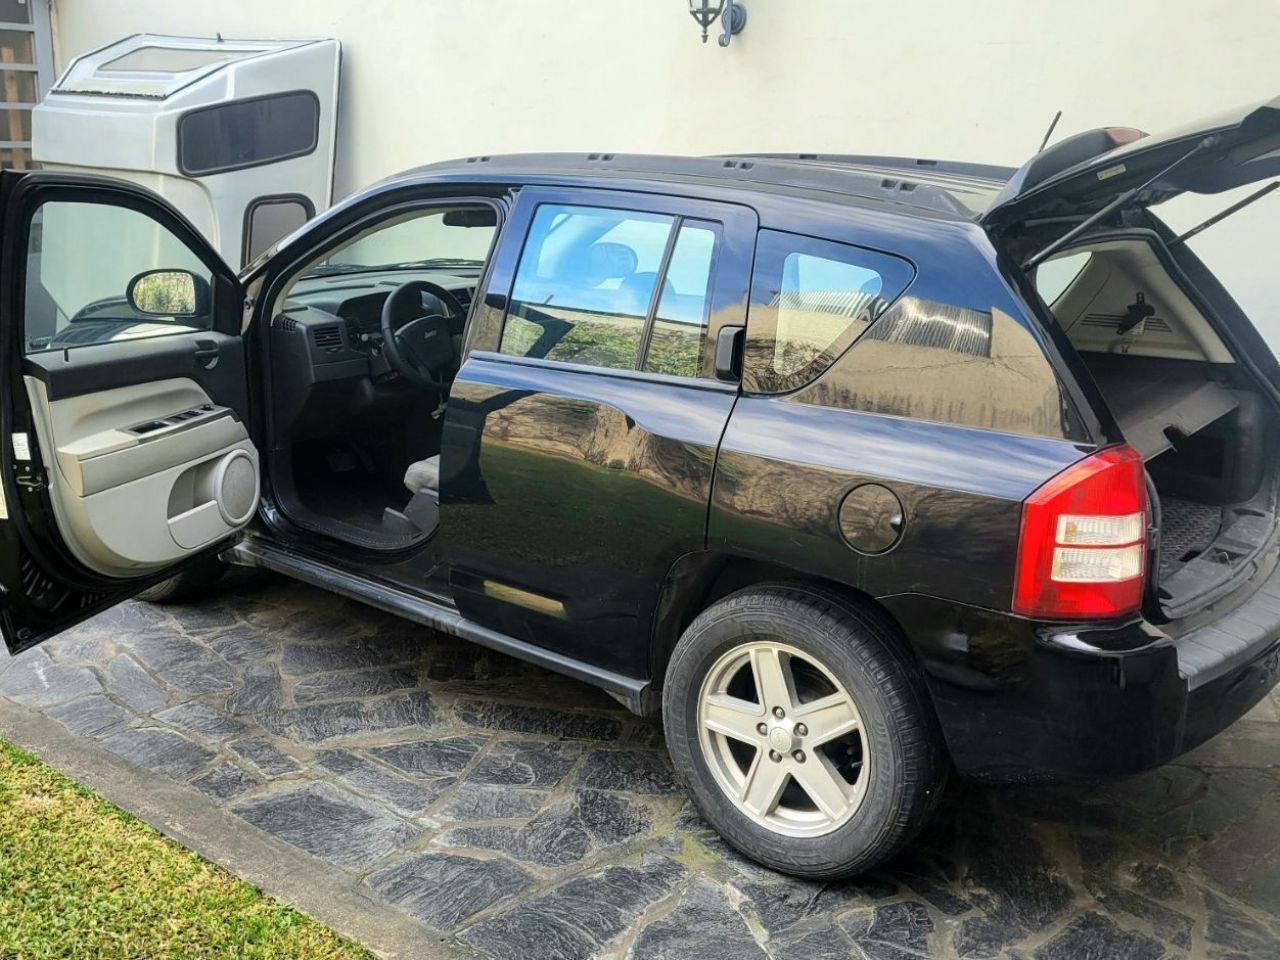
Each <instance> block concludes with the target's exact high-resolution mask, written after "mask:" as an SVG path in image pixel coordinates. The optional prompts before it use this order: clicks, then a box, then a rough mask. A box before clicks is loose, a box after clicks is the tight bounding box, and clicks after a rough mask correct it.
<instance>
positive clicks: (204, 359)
mask: <svg viewBox="0 0 1280 960" xmlns="http://www.w3.org/2000/svg"><path fill="white" fill-rule="evenodd" d="M193 355H194V356H195V358H196V359H197V360H198V361H200V364H201V366H203V367H204V368H205V369H206V370H212V369H213V368H214V367H215V366H216V365H217V363H218V358H219V357H220V356H222V352H221V351H220V350H219V349H218V345H217V344H216V343H215V342H214V341H212V340H197V341H196V349H195V352H194V354H193Z"/></svg>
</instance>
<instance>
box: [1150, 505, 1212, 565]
mask: <svg viewBox="0 0 1280 960" xmlns="http://www.w3.org/2000/svg"><path fill="white" fill-rule="evenodd" d="M1221 527H1222V509H1221V508H1220V507H1211V506H1208V505H1207V504H1203V503H1196V502H1195V501H1193V500H1182V499H1179V498H1178V497H1161V498H1160V575H1161V576H1162V577H1164V576H1167V575H1169V574H1170V573H1172V572H1173V571H1174V570H1176V569H1177V568H1178V566H1179V565H1180V564H1181V563H1182V561H1183V560H1184V559H1186V558H1187V556H1188V554H1196V553H1199V552H1200V551H1202V550H1204V548H1205V547H1207V546H1209V544H1211V543H1213V539H1214V537H1216V536H1217V535H1218V531H1219V530H1220V529H1221Z"/></svg>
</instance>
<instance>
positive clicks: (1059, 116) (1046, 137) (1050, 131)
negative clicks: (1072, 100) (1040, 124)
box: [1036, 110, 1062, 153]
mask: <svg viewBox="0 0 1280 960" xmlns="http://www.w3.org/2000/svg"><path fill="white" fill-rule="evenodd" d="M1061 119H1062V111H1061V110H1059V111H1058V112H1057V113H1055V114H1054V115H1053V120H1052V121H1050V123H1049V129H1048V130H1046V131H1045V132H1044V139H1043V140H1041V141H1040V150H1037V151H1036V153H1040V152H1041V151H1042V150H1044V148H1045V147H1047V146H1048V145H1049V138H1050V137H1052V136H1053V131H1054V130H1056V129H1058V121H1059V120H1061Z"/></svg>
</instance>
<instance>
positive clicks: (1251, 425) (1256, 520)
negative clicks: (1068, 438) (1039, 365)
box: [1042, 240, 1280, 620]
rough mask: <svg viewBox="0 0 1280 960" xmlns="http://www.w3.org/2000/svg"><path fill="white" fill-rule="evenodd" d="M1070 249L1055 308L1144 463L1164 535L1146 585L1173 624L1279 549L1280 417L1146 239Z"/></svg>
mask: <svg viewBox="0 0 1280 960" xmlns="http://www.w3.org/2000/svg"><path fill="white" fill-rule="evenodd" d="M1072 256H1073V257H1074V258H1075V260H1074V262H1072V263H1070V264H1063V265H1060V267H1059V269H1063V268H1065V269H1066V271H1067V274H1068V276H1067V279H1066V281H1065V283H1064V282H1063V277H1062V275H1059V277H1058V279H1057V282H1056V283H1055V284H1054V286H1055V287H1056V286H1058V285H1061V287H1062V289H1060V290H1055V289H1051V290H1050V293H1056V296H1054V298H1053V299H1052V300H1051V301H1050V305H1051V309H1052V310H1053V312H1054V314H1055V316H1056V317H1057V319H1058V321H1059V323H1060V324H1061V325H1062V326H1063V328H1064V329H1065V330H1066V331H1067V334H1068V337H1069V338H1070V340H1071V342H1072V344H1073V345H1074V346H1075V347H1076V349H1077V352H1078V354H1079V356H1080V358H1081V359H1082V360H1083V361H1084V363H1085V365H1086V366H1087V367H1088V369H1089V372H1090V373H1091V374H1092V376H1093V379H1094V382H1095V383H1096V385H1097V387H1098V389H1099V391H1100V392H1101V393H1102V395H1103V398H1104V399H1105V401H1106V404H1107V407H1108V409H1109V410H1110V413H1111V415H1112V416H1113V417H1114V418H1115V420H1116V422H1117V424H1118V425H1119V427H1120V429H1121V432H1122V433H1123V435H1124V437H1125V440H1126V441H1127V442H1128V443H1129V444H1130V445H1132V446H1133V447H1135V448H1136V449H1137V450H1138V451H1139V452H1140V453H1141V454H1142V456H1143V459H1144V461H1145V462H1146V467H1147V474H1148V478H1149V487H1150V489H1149V495H1150V500H1151V504H1152V511H1153V514H1154V520H1155V521H1156V524H1157V527H1158V531H1159V535H1158V554H1157V557H1158V559H1157V562H1156V564H1154V567H1155V569H1153V570H1151V572H1150V581H1151V583H1152V585H1153V587H1154V589H1155V591H1156V597H1157V598H1158V600H1159V602H1160V605H1161V607H1162V609H1163V611H1164V614H1165V615H1166V616H1167V617H1168V618H1169V619H1170V620H1175V619H1178V618H1180V617H1183V616H1186V615H1188V614H1191V613H1195V612H1197V611H1199V610H1202V609H1203V608H1204V607H1205V606H1206V605H1207V604H1209V603H1212V602H1213V601H1214V600H1216V599H1218V598H1219V597H1221V596H1223V595H1224V594H1226V593H1228V592H1230V591H1231V590H1232V589H1233V588H1234V587H1235V586H1237V585H1238V584H1239V583H1241V582H1242V581H1243V580H1245V579H1247V578H1248V577H1249V576H1250V575H1251V574H1252V572H1253V571H1254V569H1255V561H1256V560H1257V559H1258V558H1259V557H1260V555H1261V554H1262V553H1263V552H1264V551H1265V550H1266V549H1267V548H1268V547H1269V546H1270V545H1271V544H1272V542H1273V539H1274V537H1275V535H1276V528H1277V520H1278V519H1280V513H1278V512H1277V483H1278V480H1280V477H1278V476H1277V474H1278V472H1280V471H1277V469H1276V454H1277V452H1280V444H1278V443H1277V433H1278V430H1280V417H1277V414H1276V411H1275V407H1274V404H1273V403H1272V401H1271V399H1270V397H1269V396H1268V395H1267V394H1266V392H1265V391H1264V390H1263V389H1261V387H1260V385H1259V384H1258V382H1257V381H1256V379H1255V378H1254V377H1253V375H1252V374H1250V373H1249V372H1248V371H1247V369H1246V368H1245V367H1243V366H1241V365H1240V364H1238V363H1236V362H1235V358H1234V357H1233V356H1232V354H1231V353H1230V351H1229V350H1228V348H1227V346H1226V345H1225V344H1224V343H1223V342H1222V340H1221V339H1220V338H1219V337H1218V335H1217V334H1216V333H1214V327H1213V325H1212V324H1211V323H1210V322H1209V320H1208V319H1207V318H1206V317H1204V316H1203V315H1202V314H1201V313H1200V312H1199V310H1197V309H1196V308H1195V306H1193V304H1192V302H1191V301H1190V300H1189V299H1188V298H1187V297H1186V296H1185V295H1184V294H1183V293H1182V292H1181V291H1179V290H1178V288H1177V287H1176V286H1175V285H1174V284H1173V282H1172V280H1171V279H1170V278H1169V276H1168V275H1167V274H1166V273H1165V272H1164V271H1163V269H1162V268H1161V267H1160V264H1159V262H1158V260H1157V259H1156V258H1155V257H1154V256H1152V255H1151V251H1150V247H1149V246H1148V245H1147V243H1146V242H1144V241H1142V240H1113V241H1104V242H1102V243H1100V244H1098V245H1097V246H1094V247H1092V248H1090V249H1088V250H1087V251H1083V252H1081V251H1077V252H1076V253H1074V254H1073V255H1072ZM1065 259H1066V258H1064V260H1065ZM1050 263H1052V261H1050ZM1042 289H1043V288H1042ZM1048 299H1049V298H1048V297H1046V300H1048Z"/></svg>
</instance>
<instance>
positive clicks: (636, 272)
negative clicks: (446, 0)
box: [0, 101, 1280, 877]
mask: <svg viewBox="0 0 1280 960" xmlns="http://www.w3.org/2000/svg"><path fill="white" fill-rule="evenodd" d="M262 162H269V159H268V160H264V161H262ZM1278 174H1280V101H1272V102H1269V103H1264V104H1261V105H1257V106H1251V107H1249V108H1247V109H1245V110H1241V111H1237V112H1235V113H1231V114H1227V115H1224V116H1222V117H1219V118H1215V119H1213V120H1211V121H1207V122H1205V123H1202V124H1200V125H1198V126H1194V127H1191V128H1188V129H1187V130H1184V131H1179V132H1176V133H1173V134H1170V135H1167V136H1162V137H1152V136H1147V135H1145V134H1143V133H1141V132H1140V131H1135V130H1130V129H1119V128H1111V129H1104V130H1095V131H1091V132H1088V133H1084V134H1080V135H1078V136H1075V137H1072V138H1070V139H1067V140H1064V141H1062V142H1060V143H1057V144H1055V145H1054V146H1052V147H1049V148H1048V149H1045V150H1043V151H1042V152H1041V153H1040V154H1038V155H1037V156H1036V157H1034V158H1033V159H1032V160H1031V161H1030V162H1029V163H1027V164H1026V165H1025V166H1023V167H1022V168H1021V169H1018V170H1012V169H1004V168H998V167H988V166H981V165H975V164H963V163H945V162H935V161H924V160H906V159H899V158H885V157H858V156H828V155H803V154H802V155H792V156H765V155H759V156H736V157H718V158H700V159H699V158H687V159H681V158H667V157H651V156H623V155H612V154H589V155H577V156H569V155H532V156H512V157H473V158H470V159H468V160H466V161H460V162H454V163H447V164H441V165H436V166H430V167H425V168H422V169H420V170H416V171H412V172H410V173H408V174H405V175H403V176H401V177H398V178H395V179H392V180H389V181H386V182H384V183H381V184H379V185H377V186H375V187H373V188H372V189H370V190H368V191H367V192H365V193H363V194H361V195H359V196H357V197H354V198H352V199H350V200H348V201H347V202H345V203H343V204H341V205H339V206H338V207H336V208H334V209H332V210H330V211H328V212H326V213H325V214H323V215H322V216H320V217H319V218H317V219H316V220H314V221H313V222H312V223H310V224H309V225H307V226H306V227H304V228H303V229H302V230H300V231H299V232H297V233H295V234H294V235H292V236H291V237H289V238H287V239H286V240H285V241H284V242H282V243H281V244H279V245H278V246H277V247H276V248H275V249H273V250H271V251H269V252H268V253H267V254H266V255H264V256H263V257H261V258H259V259H258V260H257V261H255V262H254V263H251V264H250V265H249V266H248V267H246V268H245V269H244V270H243V271H241V272H240V273H239V274H237V273H236V272H235V271H233V270H231V269H230V268H228V267H227V266H225V265H224V264H223V263H221V262H220V261H219V260H218V258H217V256H216V254H215V253H214V252H213V251H212V249H211V247H210V245H209V244H208V243H207V242H206V241H205V240H204V239H202V238H201V237H200V235H199V234H198V233H197V232H196V230H195V229H194V228H193V227H192V225H191V224H189V223H188V222H186V221H185V220H184V219H183V218H182V217H181V216H180V215H178V214H177V213H176V212H175V211H174V210H173V209H172V208H170V207H169V206H168V205H167V204H166V203H165V202H163V201H162V200H160V199H159V198H158V197H156V196H154V195H151V194H149V193H147V192H146V191H144V190H141V189H139V188H137V187H134V186H130V185H128V184H124V183H119V182H114V181H109V180H98V179H92V178H86V177H79V176H72V175H68V174H58V173H52V172H42V171H36V172H31V173H26V174H16V173H12V172H7V171H6V172H5V173H4V174H3V177H2V179H0V188H2V189H0V202H2V204H3V210H2V211H0V214H2V216H3V254H2V256H0V298H2V300H0V302H2V304H3V305H2V306H0V309H2V310H3V311H4V317H3V331H4V333H3V341H2V346H0V350H2V351H3V357H2V358H0V362H2V363H3V371H4V376H5V378H6V380H5V384H4V386H5V396H4V401H3V403H2V404H0V433H2V435H3V442H2V443H0V451H2V453H0V467H2V472H3V485H2V487H0V492H2V493H3V504H2V511H0V512H2V514H3V519H0V586H2V587H3V594H2V595H0V626H2V627H3V632H4V636H5V639H6V641H7V642H8V644H9V647H10V649H11V650H13V651H15V652H17V651H20V650H22V649H24V648H26V647H29V646H31V645H33V644H35V643H37V642H39V641H40V640H41V639H43V638H45V637H48V636H50V635H52V634H53V633H56V632H57V631H58V630H60V629H62V628H64V627H66V626H68V625H70V624H72V623H75V622H77V621H79V620H81V619H83V618H84V617H87V616H89V615H91V614H93V613H95V612H96V611H99V610H101V609H103V608H104V607H106V606H108V605H110V604H113V603H116V602H119V601H120V600H121V599H123V598H124V597H126V596H131V595H137V594H138V593H140V592H144V591H145V595H146V596H148V597H150V598H152V599H170V600H173V599H177V598H179V597H181V596H183V595H184V594H185V595H190V594H191V593H192V592H193V591H194V590H195V589H196V588H198V587H200V586H202V585H204V584H206V583H207V582H208V581H209V580H210V578H211V577H213V576H215V575H217V573H218V572H219V571H220V570H221V569H222V567H223V565H225V564H226V563H227V562H230V563H238V564H247V565H253V566H259V567H264V568H268V569H271V570H275V571H278V572H281V573H285V574H288V575H290V576H293V577H296V578H298V579H300V580H304V581H307V582H310V583H313V584H318V585H321V586H323V587H325V588H327V589H330V590H333V591H337V592H339V593H342V594H345V595H347V596H350V597H355V598H358V599H360V600H363V601H366V602H368V603H370V604H373V605H375V606H378V607H381V608H383V609H387V610H392V611H395V612H396V613H399V614H401V615H403V616H405V617H407V618H409V619H411V620H414V621H417V622H419V623H422V624H425V625H428V626H431V627H434V628H436V629H438V630H442V631H445V632H448V633H452V634H456V635H458V636H461V637H465V638H468V639H471V640H473V641H475V642H477V643H481V644H484V645H487V646H489V647H493V648H496V649H499V650H502V651H505V652H508V653H510V654H513V655H515V656H518V657H523V658H526V659H528V660H532V661H535V662H537V663H540V664H543V665H545V666H547V667H550V668H551V669H554V670H559V671H562V672H564V673H567V674H570V675H572V676H575V677H578V678H581V679H584V680H586V681H589V682H591V683H595V684H598V685H599V686H601V687H603V688H604V689H606V690H608V691H609V692H610V693H612V694H614V695H615V696H616V697H617V698H618V699H620V700H621V701H622V702H623V703H625V704H626V705H628V706H629V707H631V708H632V709H633V710H635V711H637V712H642V713H657V712H659V711H660V712H661V714H662V718H663V721H664V724H665V730H666V738H667V743H668V745H669V748H670V752H671V756H672V758H673V760H674V762H675V766H676V769H677V771H678V772H679V775H680V776H681V778H682V779H683V781H684V783H685V785H686V786H687V787H688V790H689V792H690V794H691V796H692V797H693V799H694V801H695V803H696V804H697V806H698V808H699V810H701V812H702V813H703V815H704V816H705V817H706V818H707V819H708V820H709V821H710V822H711V823H712V824H714V825H715V826H716V827H717V828H718V829H719V830H720V831H721V833H722V834H723V835H724V836H725V838H726V839H727V840H728V841H729V842H731V843H732V844H733V845H734V846H736V847H738V848H739V849H740V850H742V851H744V852H745V853H747V854H749V855H750V856H752V857H755V858H756V859H758V860H760V861H761V862H763V863H766V864H768V865H770V866H773V867H776V868H778V869H780V870H785V871H788V872H791V873H795V874H799V875H803V876H810V877H831V876H838V875H847V874H851V873H855V872H858V871H861V870H865V869H867V868H869V867H871V866H873V865H874V864H876V863H878V862H880V861H882V860H884V859H885V858H886V857H888V856H889V855H890V854H892V853H893V852H894V851H895V850H897V849H898V848H900V847H901V846H902V845H903V844H905V843H906V842H908V841H909V840H910V838H911V837H912V835H913V834H914V833H915V832H916V831H917V830H918V829H919V828H920V826H921V825H922V823H923V822H924V821H925V820H926V818H927V817H928V816H929V814H930V811H931V810H932V809H933V807H934V804H935V801H936V799H937V796H938V793H939V790H940V789H941V785H942V784H943V782H944V778H945V775H946V773H947V771H948V770H949V769H952V768H954V769H955V770H956V771H957V772H958V773H959V774H960V775H962V776H966V777H973V778H979V779H984V780H989V781H1019V782H1022V781H1048V780H1064V779H1074V778H1089V777H1098V776H1106V775H1114V774H1123V773H1127V772H1131V771H1137V770H1141V769H1144V768H1148V767H1152V766H1154V765H1157V764H1160V763H1163V762H1165V761H1167V760H1169V759H1170V758H1171V757H1174V756H1177V755H1178V754H1179V753H1181V752H1183V751H1185V750H1187V749H1189V748H1191V747H1193V746H1195V745H1196V744H1198V743H1200V742H1202V741H1203V740H1205V739H1206V738H1208V737H1210V736H1212V735H1213V734H1214V733H1215V732H1217V731H1219V730H1221V729H1223V728H1224V727H1225V726H1227V725H1228V724H1230V723H1231V722H1233V721H1234V720H1235V719H1236V718H1238V717H1239V716H1241V715H1242V714H1243V713H1244V712H1245V711H1246V710H1248V709H1249V708H1250V707H1251V706H1252V705H1253V704H1255V703H1256V702H1258V700H1259V699H1260V698H1262V697H1263V696H1264V694H1265V693H1266V692H1267V691H1268V690H1269V689H1270V688H1271V687H1272V686H1273V685H1274V684H1275V682H1276V679H1277V673H1278V671H1280V639H1278V638H1280V571H1277V553H1278V546H1277V542H1278V537H1277V518H1278V516H1280V515H1278V513H1277V509H1278V507H1277V496H1278V493H1280V471H1278V470H1277V462H1278V461H1277V457H1276V451H1277V439H1278V438H1277V431H1278V427H1280V367H1277V363H1276V360H1275V357H1274V356H1273V355H1272V353H1271V351H1270V350H1269V349H1268V348H1267V346H1266V344H1265V343H1264V342H1263V340H1262V339H1261V337H1260V336H1259V334H1258V333H1257V332H1256V330H1255V329H1254V327H1253V325H1252V324H1251V322H1250V319H1249V318H1248V317H1247V316H1246V315H1245V314H1244V312H1243V310H1242V308H1241V306H1240V305H1239V304H1238V303H1237V302H1236V300H1235V299H1233V297H1232V295H1231V294H1230V293H1228V291H1227V289H1226V287H1225V286H1224V283H1223V282H1220V280H1219V279H1218V278H1216V277H1215V276H1214V274H1212V273H1211V272H1210V271H1209V270H1208V269H1207V268H1206V266H1205V265H1204V264H1203V263H1202V262H1201V260H1200V259H1199V258H1198V257H1197V255H1196V253H1195V252H1193V244H1192V243H1191V240H1192V237H1193V235H1195V234H1198V232H1199V231H1200V230H1212V229H1214V227H1215V224H1216V222H1217V220H1219V219H1221V217H1220V216H1219V217H1214V218H1211V219H1210V221H1208V222H1207V223H1206V224H1204V225H1202V227H1201V228H1197V229H1195V230H1192V231H1190V232H1189V233H1187V234H1182V235H1177V234H1175V233H1174V232H1173V231H1172V230H1171V229H1170V228H1169V227H1168V226H1167V225H1166V224H1165V222H1163V220H1162V219H1161V217H1160V216H1159V214H1158V213H1157V212H1156V211H1155V210H1153V207H1154V206H1155V205H1157V204H1159V203H1161V202H1163V201H1165V200H1168V199H1170V198H1173V197H1176V196H1178V195H1180V194H1184V193H1199V194H1206V195H1213V194H1219V193H1223V192H1225V191H1227V190H1229V189H1232V188H1236V187H1242V186H1246V185H1248V184H1249V183H1251V182H1253V181H1257V180H1260V179H1262V178H1268V177H1274V176H1276V175H1278ZM1268 189H1270V188H1264V191H1265V190H1268ZM1264 191H1262V192H1264ZM1251 199H1254V198H1253V197H1250V198H1246V201H1247V200H1251ZM1238 206H1239V204H1235V205H1232V206H1231V207H1228V206H1227V202H1226V201H1225V200H1224V201H1223V208H1224V209H1223V213H1227V214H1229V213H1230V212H1232V210H1233V209H1234V208H1235V207H1238ZM422 642H423V643H430V642H431V639H430V634H428V633H426V632H424V633H423V638H422Z"/></svg>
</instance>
